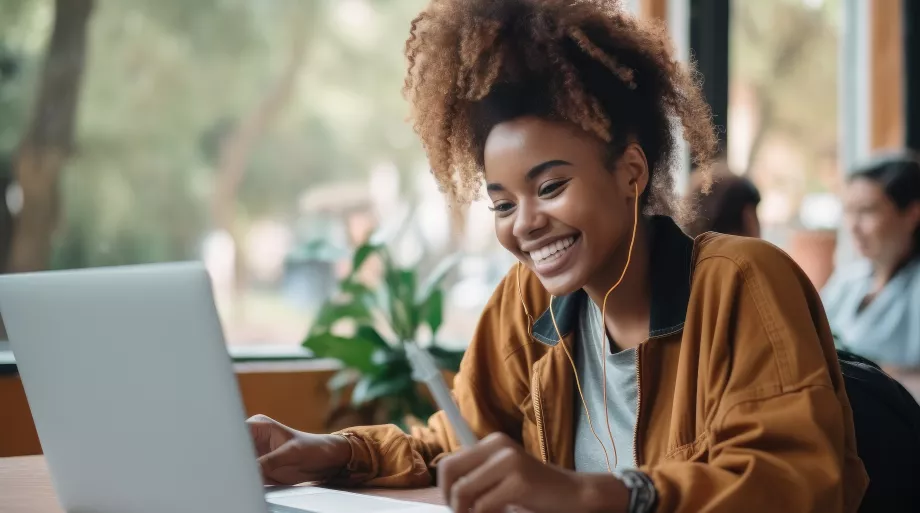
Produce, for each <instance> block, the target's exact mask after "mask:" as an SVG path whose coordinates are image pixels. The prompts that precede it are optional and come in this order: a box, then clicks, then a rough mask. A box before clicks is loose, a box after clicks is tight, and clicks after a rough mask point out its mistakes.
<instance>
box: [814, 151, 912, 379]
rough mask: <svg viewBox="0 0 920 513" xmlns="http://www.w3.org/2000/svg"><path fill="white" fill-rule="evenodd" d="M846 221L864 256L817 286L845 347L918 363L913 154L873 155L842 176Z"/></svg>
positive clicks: (898, 362) (906, 364) (895, 362)
mask: <svg viewBox="0 0 920 513" xmlns="http://www.w3.org/2000/svg"><path fill="white" fill-rule="evenodd" d="M844 204H845V212H846V220H847V228H848V229H849V231H850V233H851V234H852V236H853V241H854V242H855V246H856V248H857V250H858V251H859V253H860V254H861V255H862V256H863V257H864V260H861V261H859V262H856V263H854V264H851V265H848V266H844V267H842V268H841V269H839V270H838V271H837V272H836V273H835V274H834V276H833V277H831V279H830V281H829V282H828V283H827V285H825V287H824V290H822V291H821V298H822V300H823V302H824V307H825V309H826V310H827V317H828V320H829V321H830V324H831V328H832V329H833V330H834V333H835V335H836V336H837V339H838V343H839V344H840V345H842V346H844V347H845V348H846V349H848V350H850V351H852V352H854V353H857V354H859V355H861V356H864V357H866V358H869V359H871V360H874V361H875V362H877V363H879V364H881V365H883V366H886V367H889V368H892V367H896V368H905V369H918V368H920V160H918V159H917V156H915V155H912V154H898V155H887V156H883V157H880V158H878V159H877V160H876V161H875V162H873V163H871V164H868V165H867V166H865V167H864V168H862V169H860V170H859V171H857V172H855V173H853V174H852V175H850V177H849V181H848V183H847V188H846V192H845V194H844Z"/></svg>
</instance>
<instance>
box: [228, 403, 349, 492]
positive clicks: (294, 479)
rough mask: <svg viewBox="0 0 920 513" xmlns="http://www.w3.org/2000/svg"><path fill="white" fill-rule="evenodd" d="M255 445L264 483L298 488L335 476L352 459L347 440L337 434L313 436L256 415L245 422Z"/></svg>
mask: <svg viewBox="0 0 920 513" xmlns="http://www.w3.org/2000/svg"><path fill="white" fill-rule="evenodd" d="M246 424H248V425H249V431H250V433H251V434H252V440H253V442H255V446H256V453H257V456H258V458H259V467H260V468H261V470H262V481H263V482H264V483H265V484H267V485H295V484H300V483H305V482H307V481H322V480H324V479H327V478H329V477H332V476H334V475H335V474H337V473H338V472H339V471H341V470H342V469H343V468H345V466H346V465H348V461H349V459H351V446H349V444H348V440H346V439H345V438H344V437H341V436H338V435H314V434H311V433H304V432H303V431H297V430H296V429H291V428H289V427H287V426H285V425H284V424H281V423H280V422H277V421H275V420H273V419H270V418H268V417H266V416H265V415H256V416H254V417H252V418H250V419H249V420H247V421H246Z"/></svg>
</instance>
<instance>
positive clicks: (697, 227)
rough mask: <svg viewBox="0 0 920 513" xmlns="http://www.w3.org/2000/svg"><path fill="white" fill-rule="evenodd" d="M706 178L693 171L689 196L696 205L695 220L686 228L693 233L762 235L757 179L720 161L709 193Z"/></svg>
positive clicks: (694, 234)
mask: <svg viewBox="0 0 920 513" xmlns="http://www.w3.org/2000/svg"><path fill="white" fill-rule="evenodd" d="M706 181H707V179H706V177H705V176H703V175H702V174H700V173H696V172H694V173H693V174H692V175H691V177H690V197H691V198H692V200H693V201H694V202H695V203H696V205H697V211H696V215H695V217H694V219H693V220H692V221H690V222H689V223H688V224H687V225H686V226H685V229H686V231H687V233H688V234H689V235H690V236H693V237H695V236H697V235H701V234H703V233H706V232H718V233H725V234H728V235H740V236H742V237H754V238H760V219H759V218H758V217H757V206H758V205H760V191H758V190H757V186H755V185H754V182H752V181H751V180H749V179H747V178H746V177H743V176H738V175H736V174H734V173H732V172H731V171H730V170H729V169H728V168H727V167H726V166H725V165H724V164H722V163H720V164H719V165H717V167H716V168H715V169H714V172H713V179H712V185H711V186H710V188H709V192H706V190H705V189H706V187H705V186H706Z"/></svg>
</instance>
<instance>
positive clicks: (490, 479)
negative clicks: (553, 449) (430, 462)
mask: <svg viewBox="0 0 920 513" xmlns="http://www.w3.org/2000/svg"><path fill="white" fill-rule="evenodd" d="M520 462H521V458H520V456H519V452H518V451H516V450H515V449H514V448H511V447H504V448H502V449H499V450H498V452H495V453H493V454H490V455H489V457H488V458H487V459H486V460H485V461H484V462H483V463H482V464H481V465H479V466H478V467H476V468H474V469H473V470H471V471H470V472H469V473H468V474H466V475H464V476H463V477H461V478H460V479H459V480H458V481H457V482H455V483H454V485H453V487H452V488H451V491H450V502H449V503H450V506H451V508H452V509H453V510H454V511H470V510H472V511H477V512H478V511H492V510H491V509H488V508H487V509H482V508H483V507H485V506H484V505H483V503H482V499H483V497H487V496H489V495H490V494H492V493H493V490H494V489H495V488H502V487H505V486H506V484H505V483H506V481H512V482H516V481H518V480H520V478H519V476H520V464H521V463H520ZM500 496H501V497H503V496H504V495H503V494H500ZM489 507H497V506H496V505H495V504H494V501H493V504H491V505H490V506H489Z"/></svg>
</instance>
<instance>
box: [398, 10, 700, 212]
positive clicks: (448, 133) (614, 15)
mask: <svg viewBox="0 0 920 513" xmlns="http://www.w3.org/2000/svg"><path fill="white" fill-rule="evenodd" d="M406 58H407V60H408V72H407V74H406V80H405V85H404V88H403V94H404V95H405V96H406V98H407V99H408V100H409V103H410V104H411V120H412V123H413V128H414V129H415V131H416V133H418V135H419V137H420V138H421V141H422V145H423V146H424V148H425V151H426V153H427V155H428V159H429V161H430V165H431V169H432V174H433V175H434V177H435V179H436V181H437V182H438V185H439V187H440V189H441V191H442V192H445V193H447V194H448V195H449V196H450V197H452V199H453V200H454V201H456V202H458V203H468V202H469V201H471V200H472V199H474V198H475V197H476V196H477V195H478V193H479V191H480V188H481V181H482V170H483V147H484V146H485V140H486V137H488V134H489V131H491V129H492V128H493V127H494V126H495V125H496V124H499V123H502V122H504V121H509V120H511V119H514V118H517V117H521V116H527V115H532V116H538V117H541V118H544V119H548V120H553V121H566V122H570V123H574V124H576V125H577V126H580V127H581V128H582V129H583V130H584V131H586V132H588V133H590V134H593V135H595V136H597V137H598V138H600V139H602V140H603V141H605V142H606V143H607V148H608V158H609V163H610V164H612V163H614V162H615V161H616V160H617V159H618V158H619V156H620V155H621V154H622V152H623V150H624V149H625V147H626V145H627V144H628V143H629V142H630V141H636V142H638V144H639V145H640V146H641V147H642V149H643V150H644V152H645V155H646V158H647V160H648V166H649V172H650V174H651V187H649V188H648V189H647V190H646V192H645V194H644V195H643V198H642V201H643V205H644V206H645V212H646V213H649V214H664V215H671V216H674V217H678V218H681V217H683V214H685V213H686V212H685V210H684V209H683V208H681V207H680V204H679V202H678V200H677V195H676V193H675V191H674V176H673V175H672V171H671V170H672V169H673V168H674V164H675V162H676V159H677V157H678V152H677V148H678V144H677V138H676V137H675V133H676V132H677V130H676V128H677V126H676V123H680V125H681V126H682V128H683V130H682V137H683V138H684V140H685V141H686V142H687V145H688V147H689V149H690V153H691V157H692V160H693V165H694V166H695V167H696V169H697V172H699V173H703V174H708V168H709V166H710V164H711V162H712V159H713V156H714V153H715V152H716V149H717V138H716V134H715V131H714V129H713V126H712V115H711V112H710V109H709V105H708V104H707V103H706V102H705V100H704V99H703V95H702V93H701V90H700V87H699V82H700V80H699V79H698V76H697V74H696V72H695V71H694V70H693V68H692V66H691V67H689V68H688V67H686V66H684V65H682V64H681V63H680V62H679V61H678V60H677V59H676V58H675V56H674V54H673V51H672V48H671V46H670V43H669V39H668V36H667V33H666V31H665V30H664V28H663V27H662V26H660V25H659V24H657V23H651V22H641V21H639V20H637V19H635V18H634V17H633V16H631V15H630V14H628V13H627V12H625V11H624V9H623V8H622V6H621V5H620V2H618V1H616V0H432V1H431V3H430V4H429V6H428V7H427V8H426V9H425V10H424V11H422V12H421V13H420V14H419V15H418V16H417V17H416V18H415V19H414V20H413V21H412V26H411V30H410V34H409V38H408V40H407V41H406Z"/></svg>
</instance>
